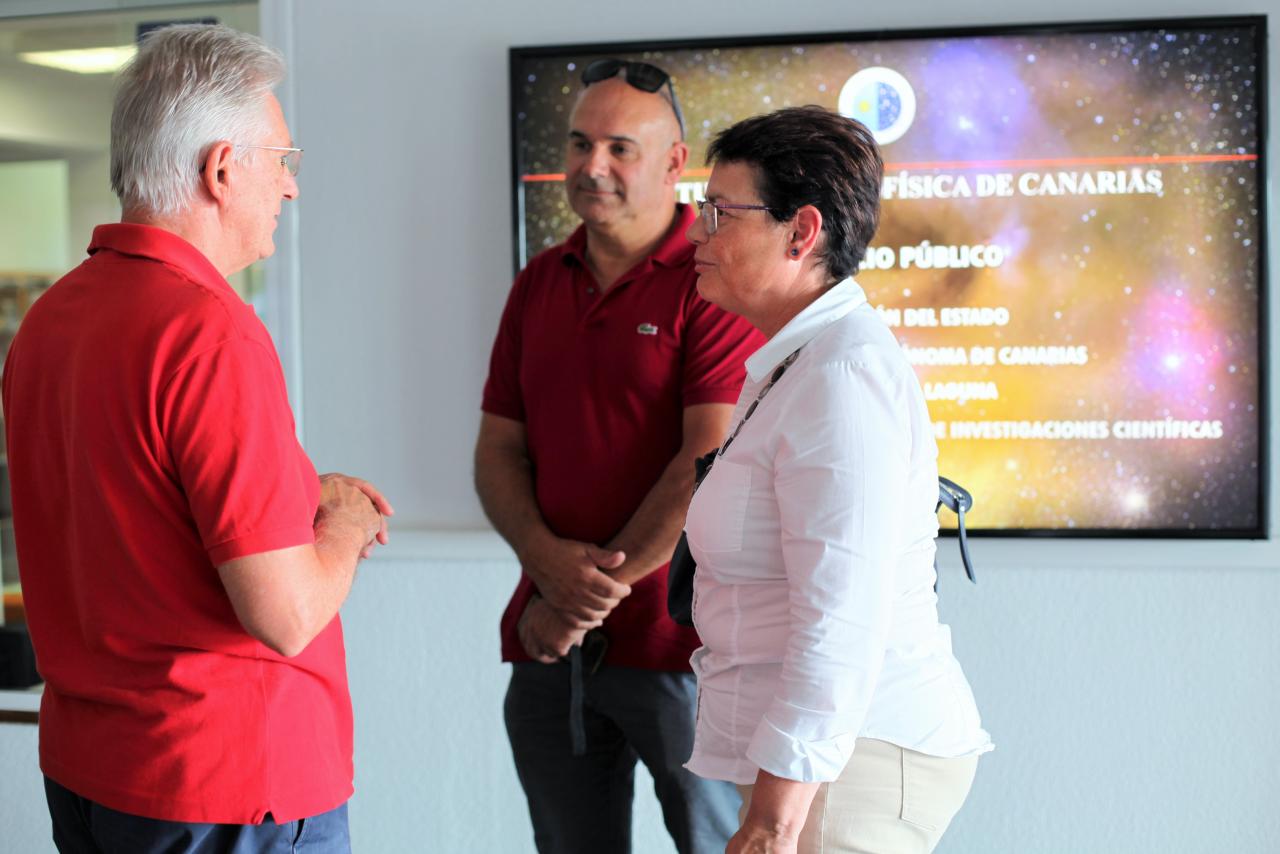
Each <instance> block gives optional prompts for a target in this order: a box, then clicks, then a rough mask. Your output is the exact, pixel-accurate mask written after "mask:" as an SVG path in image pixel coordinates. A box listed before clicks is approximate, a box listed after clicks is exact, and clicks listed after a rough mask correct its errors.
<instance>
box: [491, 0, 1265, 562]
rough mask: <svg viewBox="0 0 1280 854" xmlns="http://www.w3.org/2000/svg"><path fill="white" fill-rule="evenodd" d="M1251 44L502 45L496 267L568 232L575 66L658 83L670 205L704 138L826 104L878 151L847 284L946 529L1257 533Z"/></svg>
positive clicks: (1234, 38) (1154, 29)
mask: <svg viewBox="0 0 1280 854" xmlns="http://www.w3.org/2000/svg"><path fill="white" fill-rule="evenodd" d="M1263 32H1264V23H1263V19H1261V18H1251V19H1238V18H1237V19H1230V20H1226V19H1224V20H1219V21H1206V20H1204V19H1197V20H1191V21H1186V22H1160V23H1151V24H1139V25H1134V24H1129V25H1126V27H1125V28H1124V29H1115V28H1113V27H1111V26H1110V25H1093V26H1090V25H1078V26H1073V27H1072V28H1070V29H1067V28H1061V27H1059V28H1053V29H1046V28H1039V29H1036V30H1034V31H1032V30H1023V31H1009V30H1005V31H991V32H990V33H988V34H974V33H972V32H965V33H963V34H955V35H951V34H947V33H936V34H928V35H921V34H917V33H912V34H908V35H907V36H905V37H899V36H898V35H896V34H877V35H876V36H875V37H874V39H873V40H864V38H863V37H860V36H848V35H842V36H832V37H829V38H828V37H825V36H824V37H812V36H810V37H807V38H806V39H805V40H804V41H789V42H785V43H784V42H781V41H776V40H775V41H773V42H772V43H764V42H762V41H761V40H758V39H756V40H739V43H738V44H736V45H735V44H732V43H726V42H720V41H717V42H707V43H706V44H704V45H694V44H690V43H681V44H679V45H674V46H673V45H647V46H646V45H626V46H622V47H621V48H618V47H617V46H614V47H609V46H601V47H585V48H569V49H548V48H529V49H515V50H513V51H512V57H511V62H512V68H511V72H512V88H513V91H512V112H513V115H512V121H513V127H514V145H515V151H514V158H515V165H516V187H515V199H516V219H517V223H516V248H517V252H516V254H517V263H519V264H523V263H524V262H525V261H526V260H527V259H528V258H530V257H532V255H534V254H536V253H538V252H540V251H542V250H543V249H544V248H546V247H548V246H551V245H553V244H555V243H556V242H558V241H560V240H562V239H564V238H565V237H566V236H567V235H568V234H569V233H570V232H571V231H572V230H573V229H574V228H576V227H577V225H578V220H577V218H576V217H575V215H574V213H573V211H572V210H571V209H570V208H569V207H568V204H567V202H566V199H565V193H564V185H563V180H564V176H563V174H562V171H563V168H564V167H563V164H564V151H565V143H566V137H567V133H568V120H569V116H570V113H571V111H572V108H573V104H574V100H575V98H576V97H577V95H578V93H579V92H580V91H581V82H580V80H579V76H580V74H581V69H582V68H583V67H584V65H585V64H586V63H589V62H590V61H592V60H593V59H597V58H599V57H601V56H618V57H620V58H625V59H638V60H643V61H647V62H651V63H654V64H656V65H659V66H661V67H662V68H664V69H666V70H667V71H668V72H669V73H670V74H671V75H672V78H673V80H674V84H675V87H676V90H677V93H678V95H679V98H680V102H681V105H682V107H683V109H684V114H685V117H686V122H687V124H688V138H687V142H688V144H689V147H690V150H691V157H690V161H689V169H688V171H687V173H686V174H685V176H684V177H683V179H682V181H681V183H680V184H679V186H678V187H677V194H676V195H677V198H678V200H680V201H685V202H691V201H693V200H695V199H698V198H701V194H702V191H703V189H704V188H705V186H706V183H705V182H706V180H707V175H708V174H709V170H708V169H706V168H705V164H704V158H705V154H706V149H707V145H708V143H709V142H710V140H711V139H712V138H713V136H714V135H715V133H716V132H717V131H719V130H721V129H723V128H725V127H727V126H728V125H730V124H732V123H734V122H735V121H738V120H740V119H742V118H745V117H747V116H750V115H754V114H757V113H762V112H768V111H771V110H776V109H779V108H781V107H786V106H795V105H803V104H820V105H822V106H825V107H828V108H830V109H834V110H839V111H840V112H842V113H843V114H845V115H848V116H850V117H853V118H856V119H858V120H859V121H861V122H863V123H864V124H866V125H867V126H868V127H869V128H870V129H871V130H872V131H873V132H874V133H875V135H876V137H877V139H878V141H879V142H880V144H881V146H882V149H883V152H884V158H885V175H884V183H883V187H882V200H883V211H882V217H881V223H880V229H879V231H878V233H877V234H876V237H875V239H874V240H873V242H872V246H871V248H870V249H869V251H868V253H867V258H866V260H865V261H864V263H863V265H862V269H861V271H860V272H859V273H858V275H857V280H858V282H859V283H860V284H861V285H862V287H863V289H864V290H865V291H866V292H867V295H868V297H869V299H870V300H871V303H872V305H874V306H875V307H876V308H877V310H878V311H879V313H880V315H881V317H882V318H883V319H884V321H885V323H886V324H888V325H889V326H890V327H891V328H892V330H893V332H894V333H895V334H896V336H897V337H898V340H899V341H900V342H901V343H902V346H903V348H904V350H905V351H906V354H907V357H908V358H909V359H910V361H911V362H912V364H913V365H914V366H915V368H916V370H917V373H918V375H919V377H920V382H921V384H922V386H923V389H924V394H925V397H926V399H927V400H928V404H929V410H930V413H931V416H932V419H933V423H934V430H935V434H936V437H937V440H938V447H939V453H940V457H939V470H940V472H941V473H942V474H944V475H946V476H948V477H950V478H952V479H953V480H955V481H957V482H959V483H961V484H962V485H964V486H965V487H967V488H968V489H969V490H970V491H971V492H972V493H973V494H974V498H975V507H974V510H973V512H972V514H971V515H970V516H969V520H968V521H969V524H970V525H971V527H972V528H974V529H978V530H982V531H988V532H1000V533H1020V532H1021V533H1042V532H1057V533H1068V534H1075V535H1080V536H1085V535H1121V536H1132V535H1142V534H1145V535H1165V536H1210V537H1215V536H1216V537H1251V536H1253V537H1256V536H1265V518H1264V516H1263V513H1264V507H1263V492H1264V490H1263V484H1264V472H1263V469H1262V466H1263V461H1264V456H1263V453H1264V449H1265V434H1264V428H1263V423H1262V414H1263V406H1264V400H1263V396H1262V395H1263V375H1262V371H1263V367H1264V364H1263V361H1262V352H1263V346H1262V344H1263V342H1262V334H1263V328H1262V325H1263V323H1264V311H1263V306H1264V302H1263V293H1264V291H1265V269H1264V253H1263V242H1264V232H1263V222H1264V211H1263V201H1264V198H1263V189H1262V188H1263V186H1264V184H1263V169H1262V166H1263V160H1262V154H1263V152H1262V149H1261V141H1262V140H1263V139H1264V138H1265V133H1264V129H1263V127H1262V121H1263V112H1262V107H1263V105H1262V103H1261V100H1260V99H1261V98H1262V97H1263V94H1264V93H1263V80H1264V68H1265V61H1264V56H1263ZM831 415H832V417H833V418H838V417H841V414H840V413H832V414H831ZM944 516H945V514H944ZM945 521H947V520H946V519H945V518H944V522H945Z"/></svg>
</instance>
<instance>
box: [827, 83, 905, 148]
mask: <svg viewBox="0 0 1280 854" xmlns="http://www.w3.org/2000/svg"><path fill="white" fill-rule="evenodd" d="M836 109H838V110H839V111H840V114H841V115H843V116H847V117H849V118H851V119H857V120H858V121H860V122H862V123H863V124H864V125H866V126H867V129H868V130H869V131H871V135H872V136H873V137H875V140H876V142H878V143H880V144H881V145H885V144H886V143H890V142H893V141H894V140H895V139H897V138H898V137H900V136H902V135H903V134H904V133H906V132H907V128H909V127H911V122H912V120H913V119H915V117H916V93H915V90H914V89H912V88H911V84H910V83H908V82H907V78H905V77H903V76H902V75H901V74H899V73H898V72H896V71H894V70H893V69H892V68H885V67H883V66H879V65H877V66H875V67H873V68H864V69H862V70H861V71H859V72H858V73H857V74H855V75H853V76H852V77H850V78H849V79H848V80H846V81H845V84H844V87H843V88H842V89H841V90H840V100H839V101H838V102H837V106H836Z"/></svg>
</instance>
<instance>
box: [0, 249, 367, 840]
mask: <svg viewBox="0 0 1280 854" xmlns="http://www.w3.org/2000/svg"><path fill="white" fill-rule="evenodd" d="M89 253H90V256H91V257H90V258H89V259H88V260H87V261H85V262H84V263H83V264H81V265H80V266H79V267H78V268H76V269H75V270H73V271H72V272H70V273H68V274H67V275H66V276H65V277H64V278H63V279H62V280H61V281H59V282H58V283H57V284H56V285H54V286H53V287H52V288H51V289H50V290H49V291H48V292H47V293H46V294H45V295H44V296H42V297H41V298H40V299H39V300H38V301H37V302H36V303H35V305H34V306H32V308H31V311H30V312H29V313H28V315H27V317H26V319H25V320H24V321H23V324H22V327H21V329H20V330H19V332H18V335H17V337H16V338H15V339H14V342H13V347H12V349H11V350H10V353H9V357H8V360H7V362H6V364H5V370H4V411H5V416H6V418H5V426H6V432H7V439H8V447H9V466H10V475H11V478H12V493H13V517H14V527H15V532H16V537H17V549H18V563H19V571H20V573H21V576H22V592H23V598H24V601H25V604H26V609H27V618H28V621H29V625H30V629H31V638H32V641H33V643H34V645H35V650H36V657H37V663H38V666H39V668H40V673H41V675H43V676H44V678H45V682H46V685H45V692H44V698H43V700H42V702H41V706H40V767H41V768H42V769H43V771H44V772H45V774H47V775H48V776H49V777H51V778H53V779H54V780H56V781H57V782H59V783H61V784H62V785H63V786H65V787H66V788H68V789H70V790H71V791H73V792H76V793H77V794H79V795H82V796H84V797H86V798H89V799H90V800H93V801H96V802H98V803H99V804H102V805H104V806H107V807H110V808H112V809H116V810H120V811H122V812H127V813H132V814H135V815H142V816H147V817H151V818H158V819H167V820H172V821H190V822H227V823H237V824H250V823H252V824H256V823H259V822H261V821H262V820H263V817H264V816H265V815H266V813H268V812H270V813H271V814H272V816H273V817H274V818H275V819H276V820H277V821H292V820H294V819H298V818H302V817H306V816H311V815H315V814H317V813H321V812H324V811H326V810H329V809H332V808H334V807H336V806H338V805H339V804H341V803H343V802H344V801H346V800H347V799H348V798H349V797H350V795H351V791H352V786H351V781H352V765H351V701H350V697H349V695H348V692H347V677H346V662H345V653H344V651H343V643H342V627H341V625H340V623H339V621H338V620H337V619H335V620H334V621H333V623H331V624H330V625H329V626H328V627H327V628H326V629H325V630H324V631H323V632H322V633H321V634H320V635H319V636H318V637H317V638H316V639H315V640H314V641H312V643H311V644H310V646H308V647H307V649H306V650H305V651H304V652H303V653H302V654H301V655H298V656H297V657H295V658H292V659H285V658H283V657H281V656H279V655H277V654H276V653H274V652H272V651H271V650H270V649H268V648H267V647H265V646H264V645H262V644H261V643H259V642H258V641H256V640H254V639H253V638H252V637H250V636H249V635H248V634H247V633H246V632H245V630H244V629H243V628H242V627H241V625H240V623H239V621H238V620H237V619H236V615H235V613H234V612H233V610H232V607H231V602H230V600H229V599H228V598H227V594H226V592H225V590H224V589H223V586H222V583H221V581H220V580H219V577H218V571H217V569H216V567H217V566H218V565H219V564H222V563H225V562H226V561H228V560H231V559H232V558H237V557H242V556H245V555H251V554H256V553H260V552H265V551H270V550H273V549H280V548H285V547H288V546H297V545H303V544H306V543H311V542H314V536H313V533H312V521H313V519H314V518H315V511H316V504H317V501H318V498H319V481H318V479H317V477H316V472H315V469H314V468H312V466H311V463H310V461H309V460H308V459H307V456H306V454H305V453H303V451H302V448H301V447H300V446H299V445H298V442H297V439H296V438H295V436H294V424H293V417H292V415H291V413H290V410H289V402H288V399H287V397H286V395H285V385H284V377H283V374H282V372H281V368H280V362H279V359H278V358H277V357H276V353H275V349H274V347H273V346H272V343H271V339H270V337H269V336H268V334H267V331H266V329H265V328H264V327H263V325H262V324H261V322H259V321H258V319H257V317H255V316H254V313H253V310H252V309H251V308H250V307H249V306H247V305H245V304H244V302H242V301H241V300H240V298H239V297H238V296H236V294H235V292H234V291H232V290H231V288H230V287H229V286H228V285H227V282H226V280H225V279H224V278H223V277H222V276H221V275H219V274H218V271H217V270H215V269H214V267H213V265H212V264H211V263H210V262H209V261H208V260H207V259H206V258H205V257H204V256H203V255H201V254H200V252H199V251H198V250H197V249H196V248H195V247H193V246H191V245H190V244H188V243H187V242H185V241H184V240H182V239H180V238H179V237H177V236H175V235H173V234H171V233H169V232H167V231H162V230H160V229H156V228H149V227H146V226H141V225H123V224H121V225H104V226H100V227H98V228H97V229H96V230H95V231H94V234H93V243H92V244H91V245H90V247H89Z"/></svg>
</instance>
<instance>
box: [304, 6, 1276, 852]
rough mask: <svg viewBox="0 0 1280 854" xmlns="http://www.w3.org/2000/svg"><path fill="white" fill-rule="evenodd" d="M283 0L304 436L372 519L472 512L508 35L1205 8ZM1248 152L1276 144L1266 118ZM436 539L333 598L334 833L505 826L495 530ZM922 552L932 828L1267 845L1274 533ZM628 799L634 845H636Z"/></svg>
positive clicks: (951, 21)
mask: <svg viewBox="0 0 1280 854" xmlns="http://www.w3.org/2000/svg"><path fill="white" fill-rule="evenodd" d="M295 6H296V11H297V17H296V29H295V32H294V49H293V61H294V64H295V68H296V72H295V76H294V82H295V84H296V88H297V100H296V109H295V111H294V114H293V115H292V116H291V119H292V121H293V126H294V130H295V134H296V137H297V139H298V140H299V144H300V145H303V146H306V147H307V164H306V172H305V174H304V175H303V183H302V193H303V198H302V201H301V202H300V205H299V213H300V214H301V217H300V239H301V252H302V283H303V285H302V287H303V296H302V332H303V365H304V371H305V373H304V377H303V379H304V388H305V424H306V441H307V446H308V449H309V450H310V451H311V453H312V454H313V457H314V459H315V460H316V463H317V465H318V466H319V467H320V468H321V469H322V470H324V469H330V468H336V469H342V470H349V471H353V472H357V473H359V474H362V475H366V476H368V477H370V478H372V479H373V480H375V481H376V482H378V483H379V484H380V485H382V486H383V487H385V488H386V490H387V491H388V493H389V494H390V495H391V497H392V498H393V499H394V500H395V501H396V502H397V504H398V506H399V508H400V511H401V520H400V525H401V530H402V531H403V530H404V526H405V525H406V524H407V525H408V526H409V527H413V526H415V525H418V526H422V525H430V526H431V527H433V528H435V529H437V530H438V529H442V528H475V527H476V526H479V525H481V524H482V521H481V520H482V517H481V514H480V511H479V507H478V505H477V503H476V501H475V499H474V497H473V495H472V491H471V486H470V449H471V446H472V442H473V440H474V431H475V427H476V424H477V421H478V414H477V407H478V404H479V398H480V390H481V384H482V382H483V378H484V375H485V366H486V359H487V354H488V349H489V346H490V343H491V340H492V336H493V331H494V328H495V326H496V323H497V320H498V315H499V312H500V310H501V306H502V303H503V300H504V298H505V295H506V292H507V289H508V287H509V284H510V279H511V270H510V261H509V259H510V243H509V241H510V239H511V238H510V226H509V222H510V201H509V198H510V193H509V181H510V174H509V172H510V166H509V153H508V144H509V137H508V133H509V129H508V123H507V77H506V75H507V65H506V51H507V48H508V47H509V46H512V45H532V44H552V43H571V42H594V41H608V40H635V39H657V38H662V39H670V38H681V37H695V36H726V35H735V34H766V33H783V32H813V31H822V30H870V29H878V28H904V27H934V26H948V25H968V24H980V23H989V24H998V23H1022V22H1036V21H1040V22H1050V21H1057V20H1061V19H1064V18H1072V19H1078V20H1084V19H1091V18H1093V19H1101V18H1138V17H1165V16H1173V15H1199V14H1205V13H1206V11H1216V10H1206V9H1205V8H1204V6H1203V4H1201V3H1197V2H1193V0H1123V2H1121V3H1116V2H1102V0H1083V2H1078V3H1075V4H1073V5H1072V6H1071V7H1069V8H1067V7H1059V6H1057V5H1056V4H1053V3H1050V2H1047V0H1041V2H1033V3H1027V2H1023V1H1022V0H990V2H988V3H987V4H983V5H981V6H975V5H973V4H960V5H956V4H949V3H944V2H941V0H934V2H921V0H902V2H898V3H885V4H856V5H855V4H852V3H848V2H842V0H817V1H816V2H810V3H805V4H797V3H777V2H773V0H764V2H762V0H735V2H725V0H707V2H703V3H687V2H675V0H652V2H647V3H639V4H631V3H620V2H600V3H596V4H578V3H569V2H565V0H546V2H542V3H536V4H526V3H517V2H504V3H501V4H465V3H461V4H460V3H450V4H443V3H440V4H419V3H417V2H412V0H395V1H394V2H392V0H381V2H364V3H359V4H357V3H352V2H343V1H342V0H306V2H305V3H304V2H297V3H296V4H295ZM1230 11H1232V12H1239V13H1258V12H1273V13H1274V12H1280V8H1277V7H1276V5H1275V3H1274V0H1272V2H1264V0H1244V2H1241V3H1239V4H1236V5H1235V6H1234V7H1233V8H1232V9H1231V10H1230ZM1273 26H1275V24H1274V22H1273ZM1270 47H1271V53H1272V57H1271V68H1270V79H1271V80H1272V81H1273V86H1272V88H1271V92H1272V94H1271V102H1270V104H1269V109H1268V112H1269V114H1270V115H1272V116H1275V115H1280V99H1277V96H1276V95H1275V92H1276V86H1275V83H1276V82H1277V81H1280V74H1277V55H1278V51H1277V49H1276V45H1275V43H1274V39H1273V40H1272V43H1271V45H1270ZM1272 138H1273V140H1274V135H1273V137H1272ZM1268 153H1269V155H1270V156H1271V158H1270V159H1271V160H1272V162H1273V163H1274V162H1276V161H1275V154H1276V147H1275V144H1274V142H1272V144H1271V147H1270V149H1269V152H1268ZM1271 209H1272V223H1274V222H1275V221H1276V212H1277V209H1276V207H1275V200H1274V199H1272V204H1271ZM1271 234H1272V236H1273V238H1274V234H1275V226H1274V225H1273V226H1272V228H1271ZM1271 244H1272V246H1273V248H1274V246H1275V240H1274V239H1272V241H1271ZM1272 257H1273V258H1274V257H1275V254H1274V252H1273V253H1272ZM1273 362H1274V360H1273ZM1275 367H1276V366H1275V365H1274V364H1273V365H1272V366H1271V375H1272V377H1275V376H1276V375H1277V373H1280V372H1278V371H1276V370H1275ZM1271 394H1272V399H1273V400H1275V399H1278V398H1277V397H1276V384H1275V383H1274V381H1273V382H1272V391H1271ZM1275 440H1276V437H1275V436H1273V437H1272V443H1273V446H1274V444H1275ZM1272 493H1273V494H1274V493H1275V489H1274V483H1273V488H1272ZM1275 525H1276V513H1275V511H1274V510H1273V512H1272V527H1273V529H1275ZM441 542H443V543H445V544H446V545H444V546H441V545H440V543H441ZM454 542H455V540H454V539H453V538H450V537H441V536H439V535H436V536H428V535H424V536H423V537H420V538H416V537H412V536H410V537H405V536H404V535H403V534H401V535H400V540H399V543H398V545H396V546H394V547H393V550H392V551H391V552H390V553H389V556H388V557H386V558H384V559H381V560H375V562H373V563H372V564H371V565H370V566H369V568H368V569H366V570H365V571H364V572H363V573H362V577H361V578H360V579H359V580H358V582H357V585H356V590H355V592H354V593H353V595H352V599H351V602H350V603H349V605H348V607H347V608H346V619H347V626H348V643H349V647H350V649H351V669H352V679H353V685H354V688H355V701H356V714H357V727H358V733H357V760H356V761H357V766H358V768H359V770H358V771H357V775H358V784H359V791H358V793H357V795H356V798H355V800H354V801H353V803H352V826H353V833H354V834H355V838H356V842H357V845H358V850H369V851H379V852H381V851H411V850H419V849H421V848H422V847H423V843H421V842H420V841H419V842H415V839H420V837H418V836H417V834H420V833H423V832H425V833H426V834H428V836H427V838H428V839H437V838H438V839H440V840H441V841H442V844H441V845H439V846H438V847H439V850H459V851H482V852H488V851H503V852H507V851H527V850H530V849H529V831H528V824H527V819H526V818H525V817H524V813H523V810H524V805H523V802H522V800H521V798H520V797H519V794H518V789H517V788H516V787H515V778H514V771H513V770H512V768H511V765H510V759H509V756H508V748H507V745H506V739H505V734H504V732H503V730H502V726H501V721H500V717H499V715H500V707H499V702H500V697H501V692H502V690H503V686H504V681H505V678H506V670H505V668H503V667H501V666H499V665H498V664H497V663H496V658H497V642H496V632H497V625H496V624H497V618H498V615H499V612H500V610H501V606H502V604H503V602H504V601H505V597H506V594H507V592H508V590H509V589H510V587H511V586H512V585H513V583H514V579H515V575H516V568H515V565H514V563H513V562H511V561H510V559H509V557H508V558H505V559H504V558H503V557H502V552H501V550H500V549H495V548H493V547H492V546H488V547H485V549H481V551H482V552H484V554H483V555H481V556H479V557H474V556H473V557H471V558H468V557H466V556H465V555H459V554H455V553H454V546H452V545H449V544H450V543H454ZM486 549H487V551H486ZM949 549H950V546H949V545H947V544H944V553H945V554H946V555H947V557H946V560H947V563H948V566H945V567H944V578H943V591H942V593H943V603H942V610H943V615H944V619H946V620H947V621H948V622H950V623H951V624H952V626H953V629H954V634H955V639H956V648H957V652H958V655H959V657H960V659H961V661H962V662H963V663H964V665H965V667H966V670H967V671H968V673H969V676H970V679H971V681H972V683H973V686H974V689H975V692H976V694H977V697H978V701H979V704H980V706H981V708H982V711H983V714H984V717H985V722H986V724H987V726H988V728H989V730H990V731H991V733H992V734H993V736H994V738H995V740H996V743H997V745H998V748H997V751H996V752H995V753H993V754H991V755H990V756H988V757H986V758H985V759H984V760H983V763H982V766H981V768H980V770H979V774H978V780H977V784H976V786H975V789H974V792H973V795H972V797H971V799H970V802H969V804H968V805H967V806H966V808H965V810H964V811H963V812H962V813H961V815H960V816H959V818H958V819H957V821H956V823H955V825H954V827H953V830H952V832H951V834H950V835H949V837H948V838H947V839H946V841H945V842H944V844H943V847H942V850H944V851H947V852H973V854H991V852H1017V854H1035V853H1036V852H1044V853H1045V854H1075V852H1082V851H1089V852H1126V854H1127V852H1140V851H1161V852H1171V854H1176V852H1186V854H1192V852H1197V854H1198V852H1204V851H1232V852H1268V851H1272V850H1275V848H1274V846H1275V840H1276V839H1280V817H1278V814H1277V811H1276V810H1275V808H1274V802H1275V796H1276V795H1277V794H1280V782H1277V780H1280V778H1277V776H1276V774H1275V769H1276V768H1277V767H1280V737H1278V736H1277V734H1276V730H1275V728H1274V727H1273V726H1272V725H1270V723H1269V720H1268V716H1269V714H1270V710H1272V709H1274V708H1276V707H1277V706H1278V705H1280V632H1277V630H1276V628H1275V615H1276V614H1277V613H1280V575H1278V574H1277V569H1278V568H1280V549H1278V548H1277V547H1276V546H1275V545H1272V544H1270V543H1168V542H1139V541H1112V542H1098V541H1095V542H1074V543H1064V542H1061V541H1055V540H1038V541H981V542H978V543H976V544H975V552H976V553H977V556H978V559H979V561H980V564H979V569H980V571H981V572H982V579H981V581H982V586H981V587H978V588H972V589H971V588H968V587H964V586H962V585H961V584H960V583H959V581H958V578H959V576H958V571H957V570H956V568H955V566H954V562H952V561H951V559H950V555H949ZM642 804H643V809H645V810H651V805H650V804H649V801H648V800H642ZM646 816H647V817H646V818H643V819H642V820H641V821H639V822H638V826H637V830H636V834H637V840H638V844H637V851H639V852H641V854H646V852H654V851H661V850H666V849H664V847H663V846H664V845H665V843H664V842H663V837H662V832H661V828H660V827H659V826H658V825H657V822H656V819H655V818H654V817H653V815H652V812H647V813H646ZM424 828H425V831H424V830H423V829H424ZM437 835H438V836H437ZM426 847H429V848H433V847H436V846H431V845H428V846H426Z"/></svg>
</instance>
